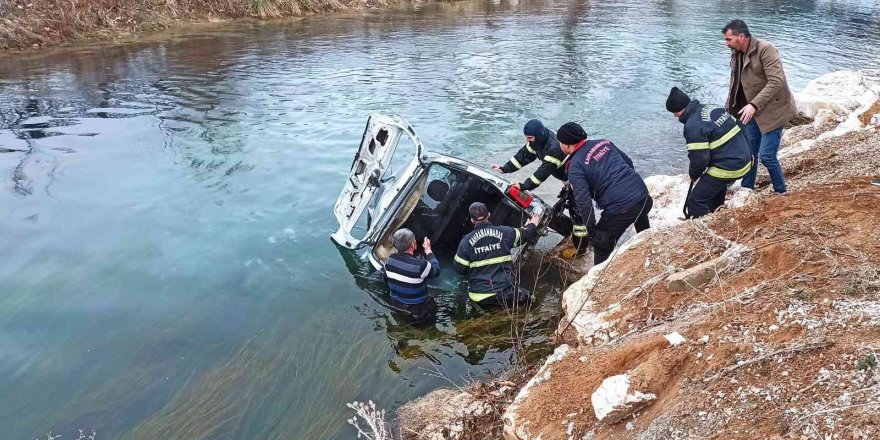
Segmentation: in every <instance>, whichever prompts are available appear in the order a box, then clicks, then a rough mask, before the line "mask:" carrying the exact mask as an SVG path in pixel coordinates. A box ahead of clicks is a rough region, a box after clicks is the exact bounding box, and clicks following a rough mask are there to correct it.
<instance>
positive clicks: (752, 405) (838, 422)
mask: <svg viewBox="0 0 880 440" xmlns="http://www.w3.org/2000/svg"><path fill="white" fill-rule="evenodd" d="M826 81H827V82H828V84H832V85H833V84H835V83H836V82H837V83H839V82H840V78H833V77H832V78H827V79H826ZM856 82H857V81H856ZM856 82H854V84H855V83H856ZM853 87H856V86H855V85H853ZM872 93H874V95H873V101H874V102H875V103H874V104H873V106H872V105H871V103H870V102H869V103H867V104H866V103H865V102H864V99H861V98H860V99H861V101H859V102H856V103H852V104H846V105H842V106H841V107H834V111H819V112H817V114H813V115H811V116H815V117H816V122H814V123H812V124H810V125H804V126H801V127H795V128H793V129H791V130H789V133H788V134H787V135H786V137H785V141H784V145H783V147H784V148H783V150H782V151H781V153H780V156H781V157H782V164H783V168H784V169H785V171H786V176H787V178H788V181H789V193H788V194H787V195H785V196H780V195H776V194H774V193H772V192H771V191H770V190H769V188H767V186H768V183H769V182H767V181H766V175H764V176H762V177H761V179H760V180H759V185H761V188H760V189H759V190H758V191H756V192H754V193H753V192H748V191H745V194H741V192H742V191H744V190H740V191H738V192H737V193H736V194H734V197H735V198H736V199H737V200H736V201H735V203H734V201H729V202H728V205H733V207H729V208H727V209H723V210H721V211H719V212H718V213H715V214H713V215H711V216H708V217H707V218H704V219H700V220H697V221H688V222H679V223H677V224H676V223H675V222H670V223H669V225H670V226H668V227H665V228H655V229H653V230H650V231H648V232H646V233H642V234H639V235H637V236H636V237H635V238H634V239H633V240H631V241H630V242H629V243H627V244H625V245H624V246H623V248H621V249H620V250H618V254H617V255H616V256H615V257H614V258H613V259H612V260H611V261H610V262H609V263H608V264H605V265H602V266H599V267H596V268H593V269H592V270H590V271H589V273H588V274H587V275H586V276H585V277H584V278H582V279H581V280H580V281H578V282H576V283H575V284H574V285H572V286H571V287H570V288H569V289H568V290H567V291H566V293H565V295H564V297H563V308H564V310H565V317H564V319H563V321H562V322H561V323H560V326H559V331H560V333H562V336H561V337H560V340H561V342H564V344H563V345H561V346H560V347H559V348H557V350H556V353H555V354H554V356H552V357H551V359H548V361H547V362H545V364H544V366H542V367H541V368H540V369H539V370H538V372H537V374H535V375H534V377H532V379H531V380H530V381H529V382H528V384H527V385H526V386H525V387H524V388H522V389H521V390H519V393H518V395H517V396H516V397H515V398H514V397H513V396H512V395H511V394H512V393H508V394H506V396H507V398H506V399H502V401H503V402H502V403H503V404H504V405H507V408H506V410H505V411H504V415H503V417H502V420H503V431H504V437H505V438H506V439H508V440H517V439H521V440H525V439H538V438H540V439H544V440H552V439H592V440H598V439H706V438H717V439H722V438H723V439H731V438H742V439H755V438H766V439H773V438H779V439H782V438H796V439H800V438H804V439H826V438H846V439H862V438H865V439H867V438H876V437H877V436H878V435H880V415H878V414H880V411H878V409H880V398H878V396H880V370H878V369H877V367H878V364H880V359H878V356H880V187H878V186H875V185H872V183H871V180H872V179H876V178H878V177H880V124H878V123H877V117H875V116H874V113H878V112H880V110H877V109H878V108H880V100H878V97H877V95H878V93H877V91H874V92H872ZM864 96H869V97H870V96H871V95H870V94H863V96H862V98H864ZM802 98H803V100H804V101H808V100H810V99H812V102H814V104H815V105H816V106H817V107H822V105H819V104H822V103H825V104H828V103H830V102H831V101H833V99H829V100H825V101H823V100H822V99H819V98H816V97H815V96H814V97H810V96H802ZM819 101H821V102H819ZM835 105H836V104H835ZM825 107H829V106H827V105H826V106H825ZM831 107H833V106H831ZM823 108H824V107H823ZM855 109H859V111H855ZM826 110H827V109H826ZM872 111H873V112H874V113H871V112H872ZM866 113H870V114H867V116H866ZM864 121H867V122H864ZM872 121H873V122H872ZM866 125H867V127H866ZM786 151H787V153H786ZM762 171H763V170H762ZM670 185H672V183H670ZM676 185H677V183H676ZM673 192H675V191H673ZM674 203H675V205H674V206H680V203H679V202H678V201H676V202H674ZM495 407H496V408H497V407H498V402H497V399H496V402H495ZM492 413H497V410H496V411H494V412H489V411H485V417H484V418H483V419H482V423H483V425H481V426H485V425H494V426H498V425H499V424H500V423H499V421H498V420H497V418H493V417H492ZM466 417H467V415H466ZM435 432H437V431H436V430H435ZM453 434H454V435H453ZM404 438H479V437H474V436H470V435H467V433H451V432H449V431H446V434H445V435H444V436H440V437H425V436H421V433H419V432H409V433H406V435H404Z"/></svg>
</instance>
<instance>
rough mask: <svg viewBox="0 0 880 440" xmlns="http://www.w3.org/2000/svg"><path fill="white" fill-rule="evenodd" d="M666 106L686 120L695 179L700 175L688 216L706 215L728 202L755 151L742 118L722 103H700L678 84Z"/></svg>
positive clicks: (693, 192) (685, 126)
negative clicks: (728, 192)
mask: <svg viewBox="0 0 880 440" xmlns="http://www.w3.org/2000/svg"><path fill="white" fill-rule="evenodd" d="M666 110H669V111H670V112H672V114H673V115H675V117H676V118H678V120H679V121H681V122H682V123H683V124H684V139H685V142H687V150H688V159H690V162H691V163H690V167H689V168H688V174H689V175H690V177H691V182H693V181H695V180H697V179H699V181H697V183H696V185H694V187H693V190H692V191H691V194H690V197H689V198H688V199H687V200H686V201H685V207H686V214H687V217H688V218H697V217H702V216H704V215H706V214H709V213H711V212H715V210H716V209H718V208H719V207H721V206H722V205H724V196H725V195H726V194H727V187H728V186H730V184H731V183H733V182H735V181H736V180H737V179H740V178H742V177H743V176H745V175H746V174H747V173H748V172H749V170H750V169H751V168H752V153H751V149H750V148H749V143H748V141H747V140H746V137H745V132H744V131H743V129H742V126H741V125H740V124H739V121H737V120H736V118H734V117H733V116H732V115H731V114H730V113H728V112H727V110H725V109H723V108H721V107H714V106H710V105H705V104H700V101H697V100H693V101H691V99H690V98H689V97H688V95H686V94H685V93H684V92H682V91H681V90H679V88H678V87H673V88H672V91H671V92H669V97H668V98H667V99H666Z"/></svg>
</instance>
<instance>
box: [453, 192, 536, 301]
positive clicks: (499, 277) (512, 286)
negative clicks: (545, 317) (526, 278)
mask: <svg viewBox="0 0 880 440" xmlns="http://www.w3.org/2000/svg"><path fill="white" fill-rule="evenodd" d="M468 211H469V212H470V217H471V222H472V223H473V224H474V230H473V231H471V232H469V233H468V234H467V235H465V236H464V238H462V239H461V242H460V243H459V244H458V251H457V252H456V254H455V264H454V267H455V271H456V272H458V273H460V274H462V275H465V276H467V280H468V296H469V297H470V299H471V301H473V302H475V303H478V304H479V305H481V306H482V305H497V304H502V305H513V304H520V303H524V302H527V301H528V300H529V291H527V290H525V289H522V288H520V287H519V286H518V285H517V282H516V279H517V277H516V274H515V273H514V271H513V255H512V254H511V250H512V249H513V248H515V247H517V246H519V245H521V244H525V243H526V242H531V241H533V240H535V239H537V237H538V229H537V227H538V222H539V221H540V219H541V217H540V216H537V215H534V216H532V218H531V219H530V220H529V222H528V223H526V225H525V227H523V228H511V227H510V226H496V225H493V224H492V223H491V222H490V221H489V217H490V215H489V210H488V209H486V205H484V204H482V203H480V202H474V203H471V206H470V207H469V208H468Z"/></svg>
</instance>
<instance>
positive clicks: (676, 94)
mask: <svg viewBox="0 0 880 440" xmlns="http://www.w3.org/2000/svg"><path fill="white" fill-rule="evenodd" d="M690 103H691V98H688V95H687V94H686V93H684V92H682V91H681V89H679V88H678V87H673V88H672V90H671V91H670V92H669V97H668V98H666V110H669V111H671V112H672V113H676V112H680V111H682V110H684V108H685V107H687V106H688V104H690Z"/></svg>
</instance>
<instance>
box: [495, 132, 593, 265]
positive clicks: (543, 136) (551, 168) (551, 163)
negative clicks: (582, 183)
mask: <svg viewBox="0 0 880 440" xmlns="http://www.w3.org/2000/svg"><path fill="white" fill-rule="evenodd" d="M523 134H524V135H525V136H526V143H525V145H523V146H522V147H521V148H520V149H519V151H517V152H516V154H515V155H514V156H513V157H511V158H510V160H508V161H507V162H506V163H505V164H504V165H503V166H498V165H497V164H492V169H493V170H494V171H495V172H498V173H501V174H507V173H513V172H516V171H519V170H520V169H522V168H523V167H525V166H526V165H528V164H530V163H532V162H534V161H535V159H540V160H541V165H539V166H538V169H537V170H535V172H534V173H533V174H532V175H531V176H529V178H528V179H526V180H524V181H523V182H522V183H515V184H513V185H512V186H515V187H517V188H519V189H521V190H527V191H531V190H534V189H535V188H537V187H538V186H540V185H541V184H542V183H544V182H545V181H546V180H547V179H548V178H550V176H553V177H555V178H556V179H558V180H559V181H561V182H562V184H563V187H562V191H560V192H559V196H558V201H557V202H556V203H555V204H554V206H553V218H552V219H551V220H550V224H549V226H550V228H551V229H553V230H554V231H556V232H558V233H559V234H560V235H562V236H563V237H568V236H569V235H570V236H571V237H572V242H573V244H574V246H575V248H585V247H586V245H585V244H583V243H581V242H582V240H583V239H585V238H586V235H587V233H586V230H583V231H581V230H579V229H573V227H572V226H573V224H583V223H584V222H583V219H582V218H581V216H580V215H579V214H578V211H577V205H576V204H575V202H574V198H573V197H572V195H571V186H569V185H568V183H567V182H568V176H567V173H566V170H565V164H566V162H567V161H568V155H567V154H565V153H564V152H563V151H562V149H561V148H560V147H559V141H558V140H557V139H556V133H554V132H553V131H552V130H550V129H548V128H546V127H544V124H543V123H541V121H539V120H537V119H532V120H530V121H529V122H527V123H526V125H525V127H523ZM565 208H568V212H569V215H570V216H571V219H568V218H567V217H565V216H564V215H561V214H562V213H563V211H564V210H565Z"/></svg>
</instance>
